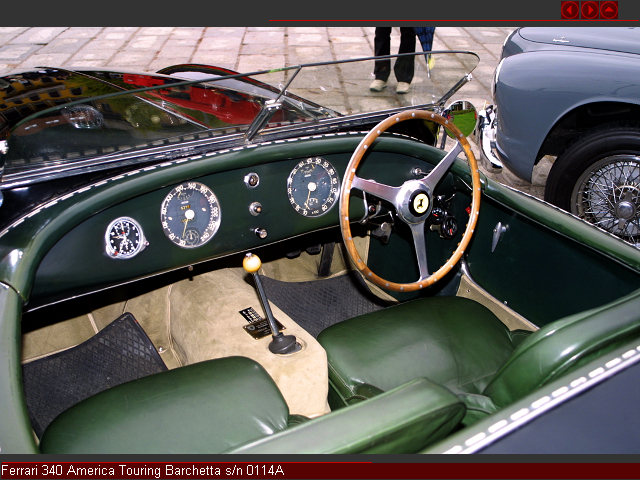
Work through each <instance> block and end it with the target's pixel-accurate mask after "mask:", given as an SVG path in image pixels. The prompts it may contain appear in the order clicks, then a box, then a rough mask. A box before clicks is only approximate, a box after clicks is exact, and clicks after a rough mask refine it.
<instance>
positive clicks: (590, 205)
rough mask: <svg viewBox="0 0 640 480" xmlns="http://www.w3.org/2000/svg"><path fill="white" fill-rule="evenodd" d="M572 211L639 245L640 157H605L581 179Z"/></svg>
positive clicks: (577, 185)
mask: <svg viewBox="0 0 640 480" xmlns="http://www.w3.org/2000/svg"><path fill="white" fill-rule="evenodd" d="M571 212H572V213H574V214H575V215H577V216H579V217H581V218H583V219H585V220H587V221H588V222H590V223H593V224H594V225H597V226H598V227H600V228H602V229H604V230H606V231H608V232H610V233H612V234H614V235H617V236H619V237H621V238H623V239H624V240H626V241H628V242H630V243H632V244H634V245H635V246H636V247H640V157H638V156H635V155H613V156H609V157H605V158H602V159H600V160H598V161H597V162H595V163H594V164H593V165H591V167H590V168H588V169H587V170H585V171H584V173H583V174H582V175H581V176H580V177H579V178H578V181H577V182H576V184H575V187H574V189H573V192H572V194H571Z"/></svg>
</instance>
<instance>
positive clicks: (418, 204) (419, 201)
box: [413, 193, 429, 215]
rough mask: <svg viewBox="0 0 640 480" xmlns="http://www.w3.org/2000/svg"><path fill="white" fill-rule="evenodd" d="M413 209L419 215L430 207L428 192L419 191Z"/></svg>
mask: <svg viewBox="0 0 640 480" xmlns="http://www.w3.org/2000/svg"><path fill="white" fill-rule="evenodd" d="M413 209H414V210H415V211H416V213H417V214H418V215H422V214H423V213H424V212H426V211H427V210H428V209H429V197H428V196H427V194H426V193H419V194H418V195H416V198H414V199H413Z"/></svg>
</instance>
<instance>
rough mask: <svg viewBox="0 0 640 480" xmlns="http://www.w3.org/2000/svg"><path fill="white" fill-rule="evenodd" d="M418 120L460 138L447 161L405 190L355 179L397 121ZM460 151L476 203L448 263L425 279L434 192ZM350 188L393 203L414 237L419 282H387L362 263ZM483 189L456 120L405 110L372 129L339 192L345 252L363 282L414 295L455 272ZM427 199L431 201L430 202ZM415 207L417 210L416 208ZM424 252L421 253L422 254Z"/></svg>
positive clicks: (352, 157) (427, 112)
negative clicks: (374, 146) (355, 237)
mask: <svg viewBox="0 0 640 480" xmlns="http://www.w3.org/2000/svg"><path fill="white" fill-rule="evenodd" d="M415 119H423V120H428V121H432V122H435V123H437V124H439V125H441V126H442V127H443V128H445V129H447V130H448V131H449V132H450V133H452V134H453V135H454V137H455V138H456V140H457V144H456V146H455V147H454V148H453V149H452V150H450V151H449V152H448V153H447V154H446V155H445V157H444V158H443V159H442V160H441V161H440V162H439V163H438V164H437V165H436V166H435V167H434V169H433V170H432V171H431V172H430V173H429V174H428V175H427V176H426V177H424V178H423V179H420V180H407V181H406V182H404V184H403V185H402V186H401V187H390V186H387V185H384V184H379V183H377V182H375V181H372V180H364V179H362V178H360V177H358V176H356V171H357V169H358V166H359V165H360V162H361V161H362V159H363V157H364V155H365V153H366V152H367V150H368V149H369V148H370V147H371V145H372V144H373V142H374V141H375V140H376V139H377V138H378V137H379V136H380V135H381V134H382V133H383V132H385V131H386V130H387V129H389V128H390V127H391V126H392V125H396V124H397V123H399V122H402V121H405V120H415ZM460 151H464V154H465V156H466V157H467V161H468V162H469V168H470V172H471V181H472V195H471V199H472V200H471V211H470V213H469V220H468V221H467V225H466V227H465V231H464V233H463V235H462V239H461V240H460V243H459V244H458V246H457V248H456V249H455V250H454V252H453V253H452V255H451V256H450V257H449V259H448V260H447V261H446V262H445V263H444V264H443V265H442V266H441V267H440V268H439V269H438V270H436V271H435V272H433V273H432V274H427V275H426V276H425V275H424V272H427V273H428V270H426V243H425V238H424V227H425V222H426V220H427V219H428V218H429V215H430V212H431V208H432V206H433V202H432V199H433V190H434V189H435V186H436V185H437V183H438V182H439V181H440V180H441V179H442V178H443V176H444V174H445V173H446V172H448V171H449V169H450V168H451V166H452V165H453V163H454V161H455V158H456V157H457V155H458V153H460ZM432 174H433V176H432ZM430 177H432V178H430ZM352 188H356V189H359V190H362V191H363V192H367V193H370V194H373V195H375V196H379V197H380V198H382V199H384V200H389V201H391V203H392V204H393V205H394V208H395V209H396V214H397V217H398V218H400V219H401V220H403V221H404V222H405V223H407V224H408V225H409V227H410V228H411V230H412V234H413V237H414V251H415V253H416V257H417V260H418V264H419V268H420V278H419V279H418V280H417V281H415V282H410V283H397V282H392V281H389V280H386V279H384V278H382V277H380V276H378V275H377V274H375V273H374V272H373V271H372V270H371V269H370V268H369V267H368V266H367V264H366V263H365V262H364V261H363V260H362V258H361V257H360V254H359V253H358V251H357V249H356V247H355V244H354V241H353V237H352V234H351V226H350V224H349V199H350V194H351V190H352ZM480 191H481V184H480V173H479V171H478V163H477V161H476V158H475V156H474V154H473V151H472V150H471V146H470V145H469V141H468V140H467V138H466V137H465V136H464V135H463V134H462V132H460V130H459V129H458V128H457V127H456V126H455V125H454V124H453V123H452V122H450V121H449V120H447V119H446V118H444V117H442V116H441V115H438V114H437V113H435V112H429V111H425V110H406V111H403V112H400V113H396V114H393V115H391V116H390V117H388V118H386V119H385V120H383V121H381V122H380V123H378V124H377V125H376V126H375V127H373V128H372V129H371V130H370V131H369V133H367V135H365V137H364V138H363V139H362V141H361V142H360V143H359V144H358V146H357V147H356V149H355V151H354V152H353V155H352V156H351V160H349V164H348V165H347V169H346V172H345V175H344V179H343V182H342V186H341V188H340V231H341V233H342V240H343V242H344V244H345V246H346V249H347V252H348V254H349V256H350V257H351V261H352V262H353V264H354V265H355V266H356V268H357V269H358V270H359V271H360V272H361V273H362V275H363V276H364V278H366V279H367V280H369V281H371V282H373V283H374V284H376V285H378V286H379V287H382V288H384V289H387V290H391V291H396V292H411V291H416V290H420V289H423V288H425V287H428V286H430V285H433V284H434V283H436V282H437V281H438V280H440V279H441V278H443V277H444V276H445V275H446V274H447V273H449V272H450V271H451V269H452V268H453V267H454V266H455V265H456V263H458V261H459V260H460V258H461V257H462V255H463V254H464V251H465V250H466V248H467V246H468V245H469V242H470V241H471V238H472V236H473V233H474V230H475V226H476V222H477V220H478V214H479V212H480ZM425 196H426V197H427V198H426V200H425ZM418 200H419V202H418ZM425 201H427V203H428V204H429V206H428V208H427V209H426V210H424V211H422V212H421V210H422V208H423V203H424V202H425ZM414 206H415V207H416V208H414ZM418 207H420V208H418ZM421 239H422V240H423V241H422V246H421V245H420V240H421ZM420 249H422V252H421V251H420ZM422 257H424V258H422Z"/></svg>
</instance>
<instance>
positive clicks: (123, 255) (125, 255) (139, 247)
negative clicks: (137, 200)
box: [104, 217, 149, 260]
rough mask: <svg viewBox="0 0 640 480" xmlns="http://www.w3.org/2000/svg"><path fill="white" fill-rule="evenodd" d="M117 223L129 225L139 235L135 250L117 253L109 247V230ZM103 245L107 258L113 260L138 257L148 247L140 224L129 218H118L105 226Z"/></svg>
mask: <svg viewBox="0 0 640 480" xmlns="http://www.w3.org/2000/svg"><path fill="white" fill-rule="evenodd" d="M119 222H126V223H129V224H130V225H131V226H132V227H133V228H135V229H136V230H137V231H138V232H139V234H140V238H139V239H138V244H137V245H136V246H135V248H134V249H133V250H132V251H131V252H128V253H118V252H117V250H116V249H115V248H113V246H112V245H111V239H110V233H111V230H112V229H113V227H115V226H116V224H117V223H119ZM104 244H105V253H106V254H107V256H108V257H109V258H112V259H114V260H129V259H131V258H133V257H135V256H136V255H138V254H139V253H140V252H141V251H142V250H144V249H145V247H146V246H147V245H149V242H147V240H146V238H145V236H144V231H143V230H142V227H141V226H140V223H138V222H137V221H136V220H134V219H133V218H131V217H118V218H116V219H114V220H113V221H111V223H109V225H108V226H107V229H106V230H105V232H104Z"/></svg>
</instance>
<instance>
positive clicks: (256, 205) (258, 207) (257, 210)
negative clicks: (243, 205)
mask: <svg viewBox="0 0 640 480" xmlns="http://www.w3.org/2000/svg"><path fill="white" fill-rule="evenodd" d="M249 213H251V215H253V216H254V217H257V216H258V215H260V214H261V213H262V204H261V203H260V202H253V203H252V204H251V205H249Z"/></svg>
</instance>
